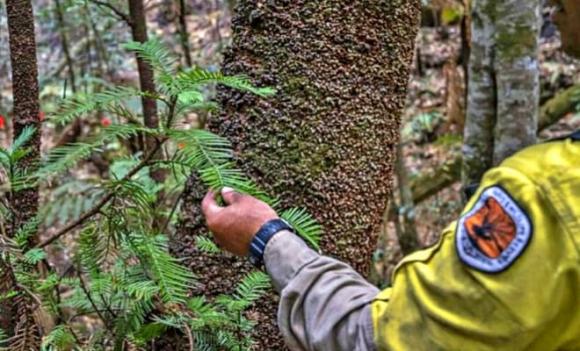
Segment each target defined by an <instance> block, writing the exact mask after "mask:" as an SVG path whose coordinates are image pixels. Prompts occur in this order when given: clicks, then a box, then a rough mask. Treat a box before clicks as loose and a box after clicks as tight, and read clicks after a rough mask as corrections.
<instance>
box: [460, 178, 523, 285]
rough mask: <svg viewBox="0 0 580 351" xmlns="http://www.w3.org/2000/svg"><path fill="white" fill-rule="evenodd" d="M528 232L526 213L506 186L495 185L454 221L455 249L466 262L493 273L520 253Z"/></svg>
mask: <svg viewBox="0 0 580 351" xmlns="http://www.w3.org/2000/svg"><path fill="white" fill-rule="evenodd" d="M531 236H532V225H531V223H530V220H529V218H528V216H527V215H526V213H525V212H524V211H523V210H522V209H521V208H520V207H519V205H518V204H517V203H516V202H515V201H514V200H513V199H512V198H511V197H510V196H509V195H508V194H507V192H506V191H505V190H503V189H502V188H501V187H499V186H494V187H491V188H488V189H486V190H484V191H483V193H482V194H481V195H480V197H479V199H478V200H477V202H476V203H475V205H474V206H473V208H472V209H471V210H470V211H469V212H467V213H466V214H465V215H463V216H462V217H461V218H460V220H459V223H457V236H456V246H457V252H458V254H459V258H460V259H461V260H462V261H463V262H464V263H466V264H467V265H469V266H471V267H473V268H475V269H478V270H480V271H483V272H489V273H496V272H500V271H503V270H504V269H506V268H507V267H509V266H510V265H511V264H512V263H513V262H514V261H515V260H516V259H517V258H518V257H519V256H520V255H521V254H522V252H523V251H524V249H525V248H526V246H527V245H528V242H529V241H530V238H531Z"/></svg>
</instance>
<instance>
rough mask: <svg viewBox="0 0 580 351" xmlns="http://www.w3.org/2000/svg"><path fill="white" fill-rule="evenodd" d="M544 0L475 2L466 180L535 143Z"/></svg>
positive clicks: (480, 174) (470, 65) (474, 178)
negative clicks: (539, 48) (541, 6)
mask: <svg viewBox="0 0 580 351" xmlns="http://www.w3.org/2000/svg"><path fill="white" fill-rule="evenodd" d="M540 5H541V1H540V0H533V1H517V0H510V1H497V0H480V1H477V2H475V3H474V8H473V21H472V40H471V42H472V51H471V57H470V63H469V85H468V86H469V92H468V108H467V123H466V126H465V132H464V134H465V135H464V147H463V156H464V157H463V160H464V161H463V182H464V184H465V185H469V184H471V183H476V182H478V181H479V180H480V179H481V177H482V176H483V173H485V171H486V170H487V169H489V168H491V167H492V166H494V165H497V164H499V163H500V162H501V161H502V160H504V159H505V158H506V157H508V156H510V155H512V154H514V153H515V152H517V151H518V150H520V149H522V148H524V147H525V146H528V145H531V144H534V143H535V142H536V133H537V119H538V106H539V67H538V41H539V32H540V24H541V22H540V19H541V16H540Z"/></svg>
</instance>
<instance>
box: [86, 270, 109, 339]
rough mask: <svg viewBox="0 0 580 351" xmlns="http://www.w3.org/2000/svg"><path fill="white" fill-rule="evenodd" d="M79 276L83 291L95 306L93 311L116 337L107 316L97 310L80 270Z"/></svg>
mask: <svg viewBox="0 0 580 351" xmlns="http://www.w3.org/2000/svg"><path fill="white" fill-rule="evenodd" d="M77 274H78V276H79V282H80V283H81V284H80V285H81V289H82V290H83V292H84V293H85V295H86V296H87V299H88V300H89V302H90V303H91V306H93V309H94V310H95V312H96V313H97V315H98V316H99V318H100V319H101V320H102V321H103V324H104V325H105V327H106V328H107V329H108V330H109V332H110V333H111V335H113V336H114V335H115V332H114V331H113V330H112V329H111V328H110V325H109V321H108V320H107V319H105V316H103V315H102V314H101V311H100V310H99V309H98V308H97V304H96V303H95V301H94V300H93V297H92V296H91V293H90V292H89V289H87V286H86V285H85V280H84V279H83V276H82V274H81V272H80V269H78V270H77Z"/></svg>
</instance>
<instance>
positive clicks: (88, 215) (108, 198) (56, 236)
mask: <svg viewBox="0 0 580 351" xmlns="http://www.w3.org/2000/svg"><path fill="white" fill-rule="evenodd" d="M164 141H165V140H163V141H160V140H157V142H156V145H155V147H154V148H153V150H151V151H150V152H149V153H148V154H147V156H145V157H144V158H143V160H142V161H141V162H140V163H139V164H138V165H137V166H135V168H133V169H132V170H131V171H130V172H129V173H127V175H125V176H124V177H123V178H122V179H121V181H124V180H129V179H130V178H131V177H133V176H134V175H135V174H137V173H138V172H139V171H140V170H141V169H143V168H144V167H146V166H147V165H148V164H149V161H150V160H151V159H152V158H153V157H154V156H155V154H156V153H157V151H159V149H160V148H161V145H162V144H163V142H164ZM113 197H115V191H110V192H109V193H107V195H105V196H104V197H103V198H102V199H101V200H100V201H99V202H98V203H97V204H96V205H95V206H93V207H92V208H91V209H90V210H88V211H86V212H85V213H84V214H82V215H81V216H80V217H79V218H78V219H77V220H75V221H73V222H72V223H70V224H68V225H67V226H65V227H64V228H62V229H61V230H59V231H58V232H57V233H56V234H54V235H53V236H51V237H50V238H48V239H46V240H44V241H42V242H41V243H39V244H37V245H36V246H34V247H35V248H43V247H45V246H47V245H50V244H52V243H53V242H54V241H55V240H57V239H59V238H60V237H62V236H63V235H65V234H67V233H68V232H70V231H71V230H73V229H75V228H76V227H78V226H79V225H81V224H83V223H84V222H85V221H86V220H87V219H89V218H91V217H93V216H94V215H96V214H97V213H99V212H100V211H101V209H102V208H103V207H104V206H105V205H106V204H107V203H109V201H111V199H112V198H113Z"/></svg>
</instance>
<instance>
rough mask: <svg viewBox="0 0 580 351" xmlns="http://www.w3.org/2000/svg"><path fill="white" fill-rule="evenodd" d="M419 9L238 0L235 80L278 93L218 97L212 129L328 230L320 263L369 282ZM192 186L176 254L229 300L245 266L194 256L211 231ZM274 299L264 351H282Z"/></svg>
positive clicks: (206, 286) (230, 67) (230, 58)
mask: <svg viewBox="0 0 580 351" xmlns="http://www.w3.org/2000/svg"><path fill="white" fill-rule="evenodd" d="M420 9H421V8H420V2H419V1H417V0H397V1H394V0H389V1H386V0H365V1H354V2H353V1H339V0H325V1H305V0H295V1H282V0H279V1H266V0H260V1H255V0H252V1H249V0H246V1H239V3H238V5H237V7H236V11H235V16H234V19H233V33H234V36H233V44H232V47H231V49H230V50H229V51H228V52H227V53H226V56H225V61H224V71H225V73H227V74H247V75H249V76H250V77H252V78H253V79H254V81H255V83H256V84H258V85H260V86H274V87H276V88H277V89H278V94H277V95H276V96H275V97H273V98H269V99H260V98H257V97H255V96H250V95H248V94H242V93H239V92H236V91H231V90H225V89H224V90H221V92H220V100H221V105H222V108H223V109H222V113H221V114H220V115H219V116H217V117H216V118H215V119H213V120H210V122H209V128H210V129H211V130H213V131H214V132H217V133H219V134H221V135H223V136H226V137H227V138H229V139H230V140H231V141H232V142H233V144H234V146H235V150H236V155H237V156H238V160H239V165H240V167H242V168H243V169H244V170H245V171H246V173H247V174H248V175H251V176H252V178H253V179H254V180H256V181H257V183H258V184H259V185H260V186H261V187H263V188H265V189H266V190H267V191H268V192H269V193H270V194H272V195H276V196H279V198H280V199H281V200H282V207H291V206H305V207H307V208H308V210H309V211H310V212H311V213H312V214H314V216H315V217H316V218H317V219H318V220H319V221H320V223H321V224H322V225H323V226H324V229H325V233H324V237H323V240H322V248H323V251H324V253H326V254H330V255H333V256H336V257H338V258H340V259H342V260H344V261H347V262H349V263H350V264H352V265H353V266H354V267H355V268H356V269H357V270H358V271H359V272H361V273H363V274H366V273H367V271H368V269H369V264H370V257H371V254H372V252H373V250H374V248H375V241H376V236H375V233H377V232H378V230H377V229H378V226H379V225H380V222H381V216H382V214H383V212H384V209H385V205H386V202H387V198H388V194H389V192H390V190H391V189H390V188H391V175H392V172H393V165H394V158H395V148H396V145H397V143H398V141H399V134H398V130H399V114H400V111H401V109H402V108H403V107H404V104H405V95H406V88H407V82H408V76H409V66H410V62H411V60H412V58H413V45H414V39H415V35H416V32H417V28H418V22H419V13H420ZM197 184H198V182H197V181H195V179H194V178H192V179H190V183H188V187H187V188H186V194H185V197H184V201H183V203H184V216H185V221H184V223H183V226H182V228H181V229H180V230H179V231H178V233H177V234H176V238H175V239H176V242H175V250H176V251H177V253H178V254H180V255H181V256H183V257H185V258H186V259H187V260H188V261H187V262H188V263H189V265H190V266H191V267H192V269H193V270H194V271H195V272H196V273H197V274H199V276H200V277H202V283H203V285H202V286H201V289H200V291H199V292H200V293H201V292H203V293H206V294H210V295H215V294H219V293H223V292H229V291H231V289H232V285H234V284H233V282H235V281H237V280H238V279H239V278H240V276H241V274H242V273H244V272H247V271H248V270H249V269H250V268H249V266H248V265H247V264H246V263H245V260H244V259H235V258H231V257H226V256H223V255H219V256H213V257H208V256H207V255H202V254H200V253H198V252H196V251H195V249H193V248H192V239H193V237H194V236H195V235H197V234H200V233H203V232H205V231H207V229H205V228H204V225H203V220H202V219H201V217H200V211H199V208H198V205H199V202H200V198H201V196H202V195H203V188H200V187H199V186H198V185H197ZM275 313H276V298H275V297H274V296H273V297H272V300H270V302H269V303H266V302H263V303H261V304H260V305H259V306H257V307H256V310H254V311H252V313H251V316H252V318H254V319H257V320H258V321H259V324H258V327H257V328H256V339H257V341H258V345H257V348H256V349H257V350H281V349H283V343H282V341H281V339H280V338H279V337H275V335H278V332H277V331H276V326H275Z"/></svg>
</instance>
